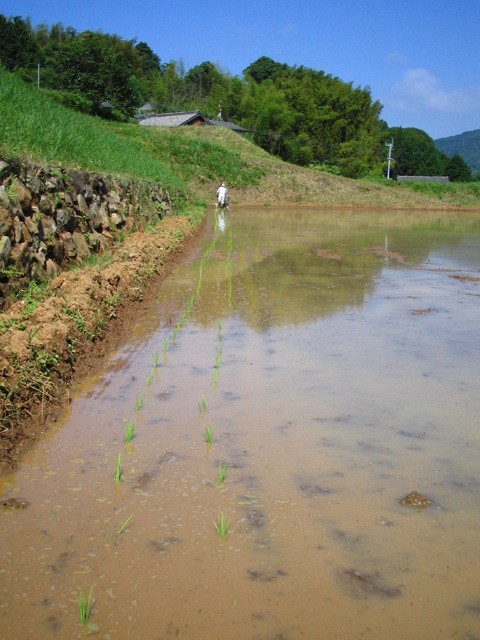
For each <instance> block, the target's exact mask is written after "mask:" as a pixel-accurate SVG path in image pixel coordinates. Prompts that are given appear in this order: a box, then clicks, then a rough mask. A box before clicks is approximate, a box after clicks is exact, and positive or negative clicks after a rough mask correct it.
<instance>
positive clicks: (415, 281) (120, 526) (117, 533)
mask: <svg viewBox="0 0 480 640" xmlns="http://www.w3.org/2000/svg"><path fill="white" fill-rule="evenodd" d="M479 283H480V223H479V220H478V219H477V218H476V217H474V216H469V215H463V216H456V217H446V216H443V215H442V216H440V215H437V214H434V213H427V212H424V211H419V212H414V213H409V212H390V213H388V212H361V213H358V212H352V211H341V210H339V211H314V210H311V211H310V210H309V211H306V210H301V211H295V210H273V209H272V210H270V209H261V210H258V209H245V210H238V211H232V212H231V213H229V214H226V215H225V216H223V217H219V218H217V219H216V220H215V221H214V222H213V221H212V224H211V225H210V227H209V228H208V230H207V231H206V233H205V236H204V237H203V238H201V239H200V240H199V242H198V245H197V246H196V247H195V248H194V249H193V250H192V252H191V253H190V254H189V255H188V256H186V258H185V260H184V262H183V264H182V265H180V266H179V267H178V269H176V270H175V272H174V273H173V274H172V275H171V277H170V278H169V279H168V280H167V281H165V283H164V284H163V286H162V287H161V289H160V290H159V291H158V295H157V296H156V297H155V299H153V300H152V302H151V307H150V310H149V313H148V314H146V315H145V316H144V317H142V318H139V319H138V322H137V323H136V325H135V326H134V327H133V328H132V336H131V339H130V341H129V342H128V343H126V344H124V345H123V346H122V347H121V348H120V349H119V350H118V351H117V352H116V353H114V354H113V355H112V356H111V358H110V359H109V360H108V361H107V362H105V363H103V364H102V365H101V366H99V368H98V370H96V371H94V372H92V375H91V376H90V377H89V378H87V379H85V380H83V381H81V382H80V383H79V384H78V385H77V386H76V387H75V389H74V390H73V394H72V397H73V401H72V404H71V406H70V407H69V409H68V411H67V412H66V414H65V416H64V417H63V418H62V420H60V421H59V422H58V423H56V424H54V425H51V426H50V428H49V430H48V432H47V433H46V434H45V437H44V438H43V440H42V441H41V442H39V444H38V446H37V447H36V449H35V450H33V451H31V452H30V453H29V454H28V455H27V456H26V458H25V461H24V463H23V465H22V466H21V468H20V469H19V470H18V471H17V472H16V473H14V474H12V475H11V476H9V477H8V478H5V479H4V480H2V481H0V494H1V495H2V496H3V500H5V499H8V498H16V499H18V500H23V501H26V502H28V503H29V506H28V507H27V508H25V509H20V510H9V509H7V510H2V511H0V539H1V544H2V572H1V587H0V588H1V601H0V637H2V638H5V639H7V638H8V639H10V638H35V639H39V640H42V639H43V638H62V639H64V638H76V637H85V636H86V635H87V633H91V634H93V637H97V638H104V639H109V638H112V639H114V638H119V639H123V638H128V639H129V640H130V639H134V638H138V639H139V640H140V639H141V640H149V639H152V640H157V639H160V638H162V639H163V638H186V639H188V640H193V639H195V640H196V639H205V640H215V639H217V638H218V639H220V638H225V637H229V638H231V639H233V640H237V639H238V640H249V639H251V640H267V639H268V640H274V639H277V640H279V639H285V640H297V639H300V638H308V639H314V638H315V639H316V638H320V637H322V638H328V639H329V640H330V639H334V638H338V639H342V640H344V639H345V638H349V640H350V639H357V638H363V637H368V638H371V639H372V640H376V639H378V640H380V639H381V640H384V639H385V638H389V640H397V639H398V640H400V639H402V640H403V639H404V638H415V639H416V640H421V639H425V640H427V639H428V640H431V639H432V638H435V639H441V638H454V639H456V640H465V639H466V638H471V639H473V638H480V592H479V589H478V585H479V581H478V575H479V569H480V566H479V564H480V563H479V557H478V543H479V532H480V507H479V504H480V502H479V499H478V497H479V492H480V471H479V466H478V460H479V455H480V429H479V422H480V419H479V400H478V389H479V382H480V374H479V367H478V345H479V344H480V313H479V312H480V284H479ZM157 360H158V362H156V361H157ZM155 364H157V366H156V367H155V366H154V365H155ZM142 401H143V406H142V407H141V408H139V406H138V405H140V404H141V403H142ZM129 421H131V422H133V423H134V424H135V425H136V435H135V437H134V439H133V440H132V442H130V443H127V444H125V443H123V431H124V428H125V425H126V424H127V423H128V422H129ZM206 426H209V427H210V428H211V430H212V433H213V438H214V442H213V444H207V443H205V441H204V430H205V427H206ZM119 454H121V463H122V476H121V480H120V482H118V483H115V482H114V477H113V476H114V472H115V466H116V462H117V459H118V456H119ZM227 462H228V469H227V476H226V479H225V482H224V483H223V484H222V485H219V484H218V477H217V476H218V466H219V464H225V463H227ZM411 491H417V492H419V493H420V494H422V495H424V496H426V497H428V498H429V499H430V501H431V503H430V504H429V506H428V507H427V508H426V509H424V510H422V511H419V510H414V509H412V508H410V507H408V506H404V505H402V504H400V501H401V500H402V498H404V497H405V496H406V495H407V494H409V493H410V492H411ZM222 512H223V513H224V514H225V517H226V518H227V520H228V521H229V527H230V532H229V535H228V537H227V538H226V539H222V538H220V537H219V536H218V535H217V533H216V530H215V527H214V521H216V520H217V517H218V515H219V513H222ZM129 518H130V519H129ZM127 521H128V522H127ZM92 586H93V596H94V598H95V603H94V608H93V612H92V616H91V618H90V620H89V623H90V626H85V627H83V628H81V627H80V626H78V615H77V609H76V607H77V598H78V594H79V591H80V590H83V591H84V592H85V593H87V592H88V591H89V590H90V588H91V587H92Z"/></svg>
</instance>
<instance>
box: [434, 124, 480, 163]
mask: <svg viewBox="0 0 480 640" xmlns="http://www.w3.org/2000/svg"><path fill="white" fill-rule="evenodd" d="M434 142H435V146H436V147H437V149H438V150H439V151H443V153H445V154H446V155H447V156H448V157H449V158H451V157H452V156H454V155H455V154H456V153H458V155H459V156H460V157H461V158H463V160H465V162H466V163H467V164H468V166H469V167H470V169H471V170H472V171H474V172H476V171H480V129H475V131H465V133H460V134H459V135H458V136H450V137H449V138H439V139H438V140H435V141H434Z"/></svg>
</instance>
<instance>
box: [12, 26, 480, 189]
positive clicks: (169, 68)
mask: <svg viewBox="0 0 480 640" xmlns="http://www.w3.org/2000/svg"><path fill="white" fill-rule="evenodd" d="M163 55H165V56H166V57H167V59H168V51H165V52H163ZM0 66H3V67H4V68H5V69H6V70H7V71H9V72H10V73H13V74H15V75H17V76H19V77H20V78H21V79H22V80H24V81H25V82H29V83H31V84H34V85H38V86H39V89H40V91H41V92H42V93H43V94H44V95H46V96H47V97H49V98H52V99H54V100H56V101H57V102H60V103H61V104H63V105H64V106H67V107H69V108H71V109H75V110H77V111H81V112H84V113H88V114H90V115H95V116H100V117H102V118H105V119H110V120H116V121H132V122H134V120H133V116H134V115H135V114H138V113H139V111H140V110H141V109H142V107H145V105H147V104H148V105H149V107H148V108H146V111H148V110H150V111H151V112H156V113H161V112H176V111H190V110H199V111H201V112H203V113H204V114H205V115H206V116H207V117H209V118H216V117H218V114H219V112H220V113H221V117H222V118H223V120H231V121H233V122H236V123H238V124H240V125H243V126H244V127H246V128H247V129H248V130H249V134H248V135H249V136H250V138H251V139H252V140H253V142H255V143H256V144H257V145H258V146H260V147H262V148H263V149H264V150H265V151H268V152H269V153H271V154H274V155H276V156H278V157H280V158H281V159H283V160H286V161H288V162H291V163H294V164H297V165H300V166H309V167H314V168H315V169H319V170H321V171H322V172H328V173H332V174H338V175H343V176H346V177H349V178H359V177H381V176H382V175H385V173H386V168H387V157H386V155H387V154H386V149H385V143H386V142H387V141H390V139H391V138H392V137H393V133H392V131H393V130H391V129H389V128H388V125H387V124H386V123H385V122H384V121H383V120H382V119H381V117H380V116H381V111H382V105H381V104H380V103H379V102H378V100H375V99H374V98H373V97H372V95H371V93H370V89H369V88H368V87H363V88H362V87H355V86H353V85H352V83H348V82H344V81H343V80H341V79H340V78H337V77H334V76H332V75H330V74H328V73H327V72H325V71H321V70H315V69H309V68H306V67H303V66H289V65H287V64H282V63H280V62H276V61H274V60H272V59H271V58H268V57H265V56H263V57H261V58H259V59H258V60H256V61H255V62H253V63H252V64H250V65H249V66H248V67H247V68H246V69H245V70H244V71H243V74H242V75H241V76H232V75H230V74H229V73H227V72H225V71H224V70H222V69H221V67H220V66H219V65H216V64H213V63H212V62H209V61H205V62H202V63H201V64H199V65H197V66H194V67H192V68H191V69H189V70H188V71H187V70H185V68H184V66H183V64H182V62H181V61H170V62H167V63H165V62H163V61H162V60H161V59H160V57H159V56H158V55H157V53H155V52H154V51H153V50H152V49H151V48H150V46H149V45H148V44H147V43H145V42H138V43H137V42H136V41H135V40H124V39H122V38H120V37H119V36H116V35H109V34H105V33H100V32H94V31H85V32H82V33H78V32H77V31H76V30H75V29H74V28H73V27H64V26H63V25H62V24H61V23H57V24H54V25H53V26H48V25H45V24H40V25H37V26H32V25H31V24H30V22H29V21H28V20H24V19H22V18H20V17H12V18H7V17H5V16H2V15H0ZM394 133H395V137H396V139H395V149H396V155H395V154H394V159H393V163H392V167H391V169H392V173H391V175H392V177H395V175H396V174H397V173H403V174H407V175H448V176H449V177H450V180H459V181H469V180H471V173H470V171H469V169H468V167H467V166H466V165H465V166H463V165H464V164H465V163H464V162H463V160H462V159H461V158H460V156H455V158H454V159H452V161H451V162H450V161H449V160H450V159H449V158H448V157H447V156H446V155H445V154H442V153H441V152H440V151H438V150H437V149H436V148H435V145H434V143H433V140H432V139H431V138H430V137H429V136H428V135H427V134H426V133H425V132H420V135H419V133H418V130H414V129H404V130H398V131H396V132H394ZM419 150H421V152H420V154H419Z"/></svg>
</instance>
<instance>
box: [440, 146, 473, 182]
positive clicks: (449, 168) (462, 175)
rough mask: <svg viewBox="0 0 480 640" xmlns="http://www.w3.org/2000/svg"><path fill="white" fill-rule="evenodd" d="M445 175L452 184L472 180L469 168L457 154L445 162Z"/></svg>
mask: <svg viewBox="0 0 480 640" xmlns="http://www.w3.org/2000/svg"><path fill="white" fill-rule="evenodd" d="M445 173H446V174H447V176H448V177H449V178H450V180H451V181H452V182H471V181H472V180H473V178H472V172H471V170H470V167H469V166H468V164H467V163H466V162H465V160H464V159H463V158H462V157H461V156H460V155H459V154H458V153H456V154H455V155H454V156H452V157H451V158H449V160H448V161H447V165H446V168H445Z"/></svg>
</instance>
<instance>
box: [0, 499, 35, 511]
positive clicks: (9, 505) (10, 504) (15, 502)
mask: <svg viewBox="0 0 480 640" xmlns="http://www.w3.org/2000/svg"><path fill="white" fill-rule="evenodd" d="M0 506H1V507H2V509H12V510H21V509H26V508H27V507H29V506H30V503H29V502H27V501H26V500H22V499H20V498H7V499H6V500H2V502H1V503H0Z"/></svg>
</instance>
